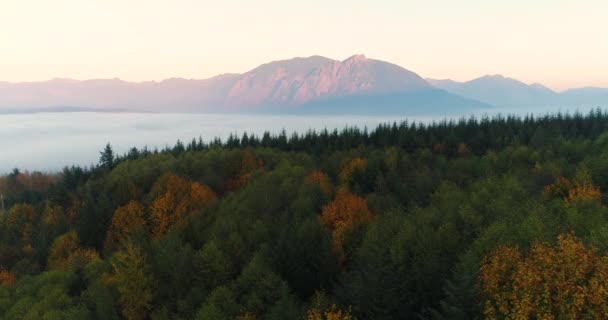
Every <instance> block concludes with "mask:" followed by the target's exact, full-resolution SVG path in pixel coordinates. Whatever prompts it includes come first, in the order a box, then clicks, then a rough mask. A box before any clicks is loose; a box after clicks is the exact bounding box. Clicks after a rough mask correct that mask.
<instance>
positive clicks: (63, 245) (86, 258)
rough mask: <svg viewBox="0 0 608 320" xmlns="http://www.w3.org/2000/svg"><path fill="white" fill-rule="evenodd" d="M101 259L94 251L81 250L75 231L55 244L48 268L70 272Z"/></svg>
mask: <svg viewBox="0 0 608 320" xmlns="http://www.w3.org/2000/svg"><path fill="white" fill-rule="evenodd" d="M97 258H99V255H98V254H97V252H96V251H95V250H93V249H87V248H81V247H80V241H79V240H78V235H77V234H76V232H75V231H70V232H68V233H66V234H63V235H61V236H59V237H57V239H55V241H54V242H53V245H52V246H51V249H50V250H49V257H48V266H49V268H51V269H56V270H68V269H70V268H73V267H83V266H85V265H86V264H87V263H89V262H91V261H93V260H95V259H97Z"/></svg>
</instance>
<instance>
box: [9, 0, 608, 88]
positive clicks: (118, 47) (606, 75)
mask: <svg viewBox="0 0 608 320" xmlns="http://www.w3.org/2000/svg"><path fill="white" fill-rule="evenodd" d="M607 17H608V1H606V0H576V1H575V0H510V1H502V0H458V1H456V0H424V1H410V0H374V1H369V0H350V1H348V0H306V1H290V0H255V1H251V0H240V1H237V0H221V1H210V0H53V1H48V0H0V81H11V82H19V81H40V80H48V79H51V78H57V77H59V78H74V79H92V78H121V79H124V80H129V81H146V80H162V79H166V78H171V77H183V78H197V79H202V78H208V77H211V76H214V75H217V74H222V73H233V72H235V73H240V72H245V71H247V70H250V69H252V68H254V67H256V66H258V65H260V64H262V63H265V62H269V61H272V60H280V59H288V58H292V57H305V56H310V55H323V56H326V57H329V58H333V59H339V60H343V59H346V58H347V57H349V56H351V55H353V54H356V53H362V54H365V55H366V56H368V57H370V58H375V59H380V60H386V61H389V62H393V63H396V64H398V65H400V66H402V67H404V68H407V69H409V70H412V71H414V72H416V73H418V74H420V75H421V76H423V77H428V78H438V79H445V78H451V79H454V80H459V81H465V80H470V79H473V78H476V77H478V76H481V75H485V74H503V75H506V76H510V77H513V78H516V79H519V80H522V81H524V82H527V83H534V82H539V83H542V84H545V85H547V86H549V87H551V88H553V89H557V90H563V89H566V88H571V87H582V86H601V87H608V41H606V30H608V18H607Z"/></svg>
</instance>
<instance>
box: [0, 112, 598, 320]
mask: <svg viewBox="0 0 608 320" xmlns="http://www.w3.org/2000/svg"><path fill="white" fill-rule="evenodd" d="M2 152H10V150H2ZM67 160H68V159H66V162H67ZM604 190H608V113H606V112H603V111H600V110H595V111H593V112H591V113H589V114H587V115H581V114H578V113H577V114H570V115H566V114H552V115H547V116H543V117H532V116H528V117H523V118H519V117H515V116H509V117H500V116H497V117H494V118H482V119H463V120H460V121H444V122H439V123H434V124H427V125H424V124H419V123H407V122H403V123H395V124H386V125H382V126H379V127H378V128H375V129H373V130H369V131H368V130H366V129H361V128H347V129H344V130H343V131H340V132H338V131H334V132H327V131H322V132H307V133H300V134H299V135H298V134H294V135H287V134H285V133H282V134H279V135H270V134H264V135H263V136H261V137H257V136H251V135H246V134H244V135H243V136H238V137H237V136H232V137H230V138H229V139H228V140H227V141H220V140H218V139H216V140H214V141H211V142H210V143H205V142H203V140H202V139H195V140H192V141H191V142H189V143H182V142H178V143H177V144H176V145H175V146H174V147H172V148H168V149H165V150H160V151H158V150H148V149H144V150H138V149H132V150H131V151H130V152H129V153H128V154H125V155H119V156H117V155H115V154H114V152H113V151H112V148H111V147H110V146H109V145H108V146H107V147H106V148H105V150H103V151H102V152H101V155H100V162H99V164H98V165H97V166H95V167H92V168H78V167H70V168H65V169H64V170H63V172H61V173H57V174H43V173H37V172H34V173H30V172H20V171H19V170H15V171H14V172H13V173H12V174H9V175H7V176H4V177H1V178H0V193H1V194H2V195H3V204H2V205H3V206H2V207H0V319H49V320H50V319H133V320H137V319H209V320H222V319H230V320H233V319H240V320H245V319H247V320H253V319H277V320H279V319H302V320H322V319H327V320H330V319H331V320H347V319H349V320H352V319H378V320H384V319H541V318H542V319H605V318H606V317H608V251H607V250H608V208H607V207H606V204H607V200H608V199H607V198H606V196H605V195H604V193H603V191H604Z"/></svg>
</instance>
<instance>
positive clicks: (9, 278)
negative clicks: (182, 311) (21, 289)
mask: <svg viewBox="0 0 608 320" xmlns="http://www.w3.org/2000/svg"><path fill="white" fill-rule="evenodd" d="M15 283H17V277H15V275H14V274H12V273H11V272H9V271H7V270H5V269H4V268H0V285H4V286H14V285H15Z"/></svg>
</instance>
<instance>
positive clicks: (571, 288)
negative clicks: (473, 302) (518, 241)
mask: <svg viewBox="0 0 608 320" xmlns="http://www.w3.org/2000/svg"><path fill="white" fill-rule="evenodd" d="M480 286H481V291H482V295H481V296H482V302H483V304H482V306H483V309H484V315H485V317H486V318H487V319H556V318H560V319H605V318H606V315H607V314H608V256H601V255H598V252H597V250H596V249H595V248H593V247H586V246H585V245H584V244H583V243H582V242H581V241H580V240H578V239H577V238H576V237H574V236H573V235H561V236H559V237H558V241H557V245H555V246H553V245H551V244H548V243H535V244H533V246H532V248H531V249H530V251H529V252H528V253H527V254H526V255H523V254H522V253H521V252H520V250H519V249H517V248H511V247H500V248H498V250H496V251H495V252H494V253H492V254H490V255H489V256H487V257H486V258H485V259H484V261H483V264H482V266H481V269H480Z"/></svg>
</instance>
